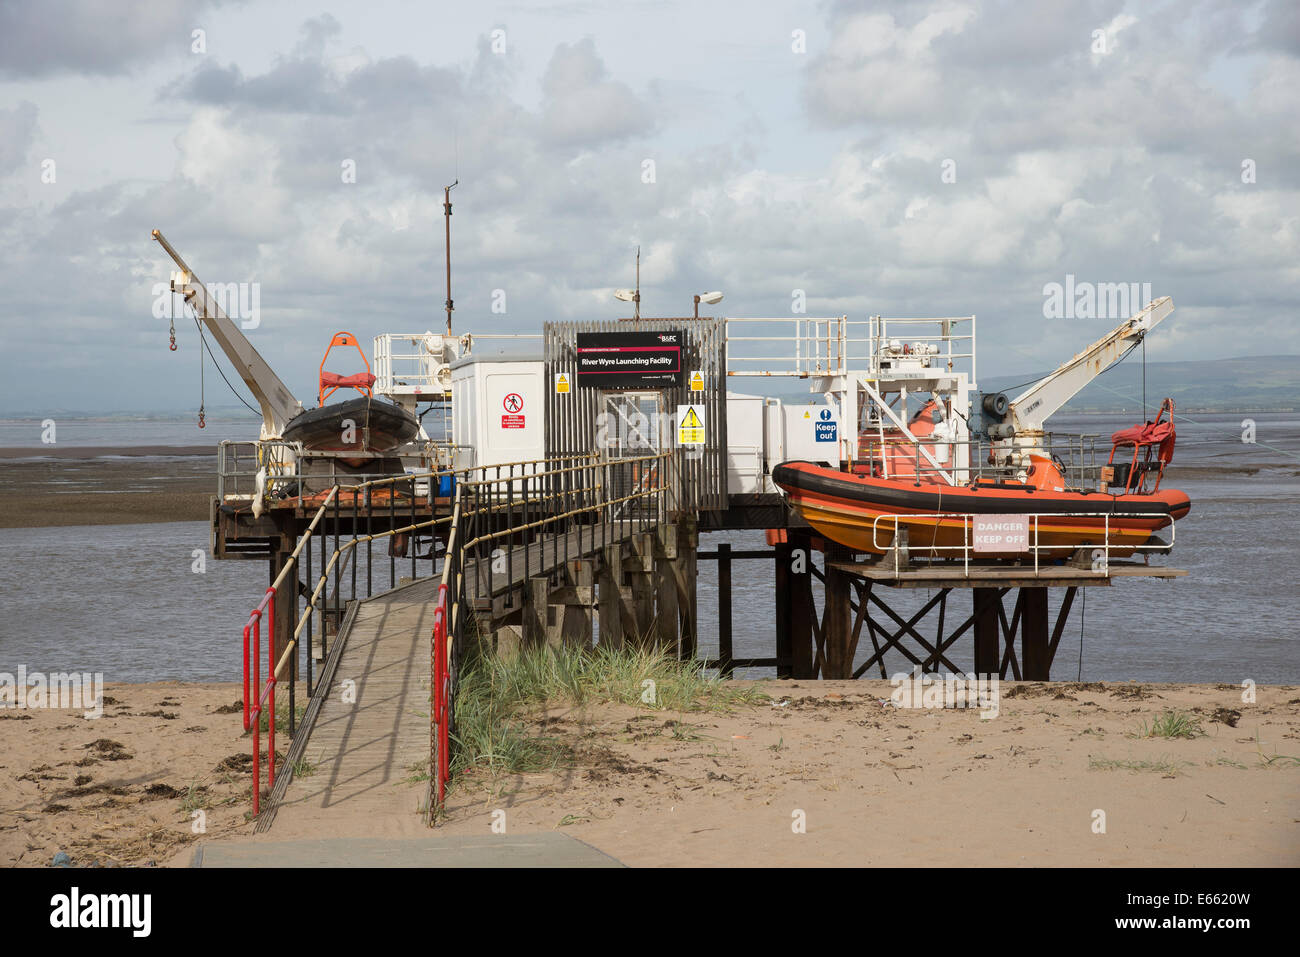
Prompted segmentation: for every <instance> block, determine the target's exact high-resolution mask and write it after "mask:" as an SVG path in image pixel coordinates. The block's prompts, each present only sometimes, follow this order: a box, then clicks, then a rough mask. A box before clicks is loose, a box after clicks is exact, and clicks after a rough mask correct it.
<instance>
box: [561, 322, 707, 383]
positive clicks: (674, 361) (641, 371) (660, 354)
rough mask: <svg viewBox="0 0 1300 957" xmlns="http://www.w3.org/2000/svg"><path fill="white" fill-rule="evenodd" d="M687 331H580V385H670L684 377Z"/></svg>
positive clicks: (578, 351)
mask: <svg viewBox="0 0 1300 957" xmlns="http://www.w3.org/2000/svg"><path fill="white" fill-rule="evenodd" d="M685 342H686V334H685V333H684V332H681V331H680V330H676V331H672V330H670V331H668V332H580V333H578V337H577V356H578V387H579V388H584V389H591V388H596V389H667V388H671V387H673V386H676V385H679V384H680V383H681V378H682V346H683V345H684V344H685Z"/></svg>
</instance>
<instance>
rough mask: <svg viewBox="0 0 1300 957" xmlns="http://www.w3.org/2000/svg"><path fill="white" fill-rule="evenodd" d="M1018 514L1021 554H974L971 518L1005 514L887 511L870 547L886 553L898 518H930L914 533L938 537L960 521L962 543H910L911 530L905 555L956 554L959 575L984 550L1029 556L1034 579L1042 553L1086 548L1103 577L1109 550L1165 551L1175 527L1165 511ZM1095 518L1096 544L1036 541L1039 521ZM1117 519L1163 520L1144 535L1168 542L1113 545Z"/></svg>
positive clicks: (873, 530) (875, 523)
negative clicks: (1024, 525)
mask: <svg viewBox="0 0 1300 957" xmlns="http://www.w3.org/2000/svg"><path fill="white" fill-rule="evenodd" d="M1019 514H1021V515H1024V516H1025V517H1026V518H1027V519H1028V520H1029V523H1030V527H1031V535H1032V538H1031V540H1030V542H1029V543H1028V547H1027V548H1026V549H1024V550H1023V551H1017V550H1006V551H997V550H993V549H988V550H981V551H980V552H976V550H975V546H974V542H973V540H972V538H973V529H974V524H975V519H976V518H986V519H987V518H1002V519H1005V518H1008V517H1010V516H1006V515H993V516H990V515H987V514H982V515H976V514H975V513H973V512H902V513H894V512H890V513H887V514H883V515H877V516H876V517H875V519H873V520H872V523H871V544H872V546H873V548H874V549H875V550H876V551H880V552H885V551H888V549H889V548H890V547H891V546H892V545H893V543H894V542H896V541H897V540H898V531H899V525H900V522H899V519H903V520H904V521H905V522H906V524H908V525H909V526H910V525H912V524H914V522H913V520H914V519H934V525H933V526H925V527H923V528H921V529H916V531H925V530H927V529H929V528H933V529H934V531H935V534H936V535H937V534H938V530H939V525H940V522H942V521H945V520H951V521H956V520H961V521H962V543H961V544H960V545H932V544H926V543H924V542H917V543H913V542H911V541H910V537H911V531H912V529H909V542H908V546H907V548H908V552H909V554H910V553H911V552H913V551H915V552H923V553H931V552H959V553H960V557H961V562H962V572H963V574H968V573H969V572H970V563H971V556H972V555H976V554H982V553H984V552H985V551H987V552H988V553H989V554H995V555H1000V556H1004V557H1005V556H1007V555H1011V554H1017V555H1019V554H1026V553H1027V554H1032V555H1033V558H1034V575H1035V576H1037V575H1038V574H1039V567H1040V558H1041V556H1042V555H1043V554H1044V553H1049V554H1050V553H1059V552H1077V551H1079V550H1081V549H1086V550H1087V551H1088V552H1089V557H1090V560H1091V563H1090V565H1089V569H1090V570H1091V571H1093V572H1096V573H1097V574H1098V575H1101V576H1103V577H1104V576H1105V575H1108V574H1109V573H1110V553H1111V552H1112V551H1120V550H1123V551H1125V552H1135V551H1156V552H1159V551H1166V550H1167V549H1169V548H1172V547H1173V544H1174V536H1175V532H1174V528H1175V524H1174V522H1173V520H1172V519H1170V517H1169V514H1168V513H1167V512H1127V513H1125V514H1124V515H1122V516H1119V515H1115V514H1114V513H1112V512H1022V513H1019ZM1097 518H1100V519H1103V523H1102V528H1101V532H1102V541H1101V543H1100V544H1098V543H1096V542H1094V541H1090V540H1089V541H1085V540H1083V539H1084V538H1089V539H1091V538H1092V537H1093V536H1092V535H1086V536H1081V537H1080V540H1079V541H1077V542H1073V543H1071V542H1064V543H1062V542H1059V541H1058V542H1052V543H1050V544H1043V543H1041V542H1040V540H1039V528H1040V522H1041V520H1042V519H1050V520H1056V521H1067V522H1068V521H1070V520H1072V519H1097ZM1119 518H1123V519H1126V520H1127V519H1157V520H1162V521H1167V522H1168V524H1167V525H1165V526H1164V527H1162V528H1155V529H1152V530H1151V531H1150V532H1148V533H1147V534H1148V540H1149V539H1150V536H1151V535H1153V534H1154V533H1155V532H1156V531H1163V530H1164V528H1168V529H1169V541H1167V542H1161V543H1158V544H1146V543H1143V544H1132V543H1127V542H1125V543H1114V542H1112V541H1111V540H1110V538H1111V529H1112V525H1111V521H1112V520H1113V519H1119ZM891 521H892V523H893V536H892V538H891V539H890V541H889V542H888V543H884V542H881V540H880V527H881V523H882V522H885V523H889V522H891ZM1097 552H1101V555H1100V556H1098V555H1097V554H1096V553H1097ZM940 557H942V556H940ZM953 557H954V558H956V557H957V556H953Z"/></svg>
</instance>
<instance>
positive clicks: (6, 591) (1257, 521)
mask: <svg viewBox="0 0 1300 957" xmlns="http://www.w3.org/2000/svg"><path fill="white" fill-rule="evenodd" d="M250 418H251V417H250ZM1246 418H1250V419H1252V420H1253V422H1254V434H1253V436H1252V437H1253V438H1254V442H1253V443H1252V442H1243V441H1242V437H1243V432H1247V431H1248V430H1247V427H1246V426H1245V425H1243V420H1244V419H1246ZM1132 424H1133V422H1132V420H1131V419H1128V418H1118V417H1102V416H1074V417H1066V416H1057V417H1056V418H1054V419H1053V420H1052V423H1051V425H1052V427H1053V428H1055V429H1059V430H1061V431H1074V432H1089V433H1099V434H1100V435H1101V436H1102V439H1101V441H1100V443H1099V444H1101V445H1103V446H1107V443H1106V439H1107V438H1108V437H1109V435H1110V433H1111V432H1112V431H1115V430H1117V429H1120V428H1124V427H1126V426H1128V425H1132ZM103 425H104V423H102V422H101V423H86V424H85V425H84V426H81V427H79V428H80V429H81V431H79V432H76V433H75V434H74V435H72V436H71V437H70V438H68V441H73V440H79V441H80V442H81V444H83V445H112V444H119V445H147V444H163V443H165V442H169V443H172V444H178V445H195V444H202V443H203V442H205V441H208V440H209V439H210V438H212V437H213V436H211V435H209V436H203V434H202V433H199V435H200V436H202V437H201V438H195V435H194V433H195V431H196V430H194V429H193V426H192V424H190V425H189V426H188V427H187V425H186V423H183V422H179V421H174V420H158V419H150V420H140V421H137V422H135V423H134V424H130V423H126V422H123V421H121V420H117V421H116V424H113V425H112V426H111V429H112V441H105V440H104V436H105V435H106V434H107V433H105V432H104V430H103ZM23 427H25V426H21V425H12V426H11V428H12V429H14V430H18V429H20V428H23ZM60 428H61V429H62V428H63V426H61V427H60ZM97 429H98V431H96V430H97ZM247 429H248V426H247V423H246V422H244V421H240V420H232V422H231V427H230V428H229V429H225V430H219V431H225V432H227V433H230V434H225V435H221V436H220V437H230V438H248V437H249V435H250V431H252V432H255V431H256V422H253V426H252V429H251V430H247ZM67 435H68V432H67V431H61V432H60V433H59V439H60V442H61V443H62V442H63V441H65V436H67ZM158 436H165V438H162V439H160V438H158ZM0 443H8V444H10V445H18V446H27V445H36V444H38V442H33V441H31V439H30V438H29V437H27V436H26V434H25V433H24V434H22V435H19V436H18V437H17V440H15V436H14V435H13V434H12V433H11V432H10V431H6V430H5V429H4V428H0ZM1174 466H1175V468H1174V470H1172V471H1171V473H1170V475H1169V477H1168V479H1167V482H1168V483H1169V484H1171V485H1173V486H1175V487H1179V488H1182V489H1183V490H1184V491H1186V492H1187V493H1188V495H1189V496H1190V497H1191V500H1192V510H1191V513H1190V514H1189V515H1188V517H1187V518H1186V519H1184V520H1183V521H1181V522H1179V523H1178V525H1177V532H1176V535H1177V537H1176V545H1175V549H1174V552H1173V554H1172V555H1170V556H1168V557H1161V558H1156V559H1153V562H1157V563H1160V564H1165V565H1172V566H1174V567H1177V568H1184V569H1187V570H1188V573H1189V574H1188V576H1187V577H1186V578H1180V579H1176V580H1174V581H1171V582H1160V581H1150V580H1123V581H1117V582H1116V583H1115V584H1114V585H1112V586H1111V587H1094V588H1086V589H1080V590H1079V594H1078V597H1077V598H1076V601H1075V603H1074V608H1073V611H1072V614H1071V617H1070V621H1069V624H1068V625H1067V627H1066V629H1065V632H1064V634H1063V636H1062V638H1061V642H1060V646H1059V647H1058V649H1057V653H1056V659H1055V661H1054V663H1053V667H1052V675H1053V677H1054V678H1058V679H1073V678H1075V677H1076V676H1079V675H1081V676H1082V677H1083V679H1084V680H1128V679H1136V680H1139V681H1195V682H1225V683H1231V684H1239V683H1240V682H1242V681H1244V680H1246V679H1253V680H1254V681H1256V682H1257V683H1270V684H1272V683H1300V634H1298V632H1300V613H1298V612H1297V600H1298V599H1300V585H1298V584H1297V582H1298V581H1300V557H1298V554H1300V544H1298V543H1300V414H1293V413H1258V414H1255V415H1251V416H1246V415H1227V414H1213V415H1211V414H1200V415H1195V416H1193V417H1192V418H1191V419H1185V418H1184V419H1180V421H1179V423H1178V446H1177V449H1176V452H1175V458H1174ZM720 541H728V542H731V544H732V545H733V547H735V548H737V549H740V548H761V547H763V533H762V532H761V531H759V532H728V533H718V534H711V535H703V536H701V548H703V549H713V548H715V547H716V545H717V543H718V542H720ZM207 549H208V527H207V524H206V523H205V522H172V523H160V524H149V525H105V526H96V527H94V528H75V527H71V528H70V527H60V528H22V529H0V671H9V672H14V671H16V669H17V666H18V665H20V664H21V665H26V666H27V668H28V670H29V671H42V672H54V671H74V670H75V671H91V672H103V673H104V677H105V680H106V681H109V682H113V681H158V680H164V679H175V680H183V681H238V680H240V676H241V668H242V631H243V626H244V623H245V622H246V621H247V619H248V614H249V611H250V610H251V609H252V607H253V606H254V605H255V604H256V603H257V601H258V600H260V598H261V595H262V592H263V591H264V590H265V588H266V585H267V578H268V572H267V566H266V563H265V562H238V561H216V560H214V559H213V558H212V557H211V555H210V554H206V552H207ZM196 555H206V557H205V559H204V561H203V563H202V570H201V571H199V570H196V562H197V558H196ZM699 564H700V574H699V579H698V583H699V592H698V609H699V617H700V642H699V644H700V651H701V653H702V654H705V655H709V656H713V655H716V653H717V599H716V582H717V570H716V563H714V562H710V561H701V562H700V563H699ZM387 566H388V562H387V561H381V562H380V563H379V565H378V566H377V571H376V580H377V581H378V580H380V578H381V573H382V576H383V577H384V578H386V575H387V571H388V568H387ZM732 581H733V585H732V587H733V594H732V616H733V617H732V621H733V624H732V630H733V652H734V654H735V655H736V656H737V657H756V658H757V657H771V656H773V655H774V654H775V626H774V623H773V618H774V608H773V605H774V601H773V574H772V565H771V561H770V560H759V561H739V560H738V561H736V562H735V563H734V564H733V573H732ZM886 591H887V595H886V597H887V599H888V600H889V601H890V603H891V605H893V606H894V607H895V609H896V610H897V611H898V612H899V613H900V614H902V615H904V617H908V616H910V614H911V612H912V611H914V610H916V609H919V608H920V606H921V604H923V603H924V602H925V601H926V600H927V599H928V598H929V597H930V595H929V594H928V593H927V592H925V591H924V590H921V591H916V592H912V591H904V590H898V591H888V590H886ZM1085 593H1086V594H1085ZM1061 595H1062V592H1061V590H1059V589H1053V590H1052V592H1051V602H1050V608H1049V613H1050V614H1052V615H1053V616H1054V615H1055V611H1056V608H1057V606H1058V603H1059V601H1060V596H1061ZM967 606H969V592H964V591H954V592H953V593H952V595H951V596H950V598H949V607H948V613H947V627H948V628H949V629H950V628H951V627H952V625H953V623H954V621H955V622H958V623H960V621H962V620H964V618H965V616H966V615H967V614H969V609H968V607H967ZM1009 612H1010V609H1009V608H1008V613H1009ZM1053 621H1054V618H1053ZM934 623H935V618H934V617H933V615H932V616H931V617H930V618H927V619H926V620H925V621H924V622H923V624H922V625H921V626H919V628H920V630H921V633H922V634H927V635H931V636H932V635H933V629H934ZM869 654H870V642H869V641H868V640H867V637H866V635H865V634H864V635H863V637H862V640H861V641H860V643H859V649H858V661H859V662H861V661H863V660H865V658H866V657H867V656H868V655H869ZM970 656H971V643H970V640H969V638H963V639H961V640H959V641H958V643H957V644H956V645H955V646H954V647H953V649H952V654H951V658H952V660H953V663H954V664H955V665H956V666H957V667H958V668H960V669H968V668H969V667H970V664H971V661H970ZM886 667H887V670H888V671H889V673H891V674H892V673H894V672H896V671H905V670H908V669H909V668H910V664H909V663H908V662H907V661H906V659H904V658H903V657H902V656H901V655H898V654H897V653H891V654H890V655H888V656H887V657H886ZM771 673H772V672H771V671H770V670H756V671H753V672H743V673H742V674H743V675H745V676H749V677H761V676H763V675H770V674H771ZM874 674H875V675H878V674H879V672H878V671H876V672H874Z"/></svg>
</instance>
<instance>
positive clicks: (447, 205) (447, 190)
mask: <svg viewBox="0 0 1300 957" xmlns="http://www.w3.org/2000/svg"><path fill="white" fill-rule="evenodd" d="M459 182H460V178H459V177H457V179H456V181H455V182H453V183H452V184H451V186H455V185H456V184H457V183H459ZM451 186H444V187H443V188H442V212H443V218H444V219H445V220H446V221H447V302H446V306H447V335H449V336H450V335H451V313H452V310H453V309H455V308H456V307H455V305H454V304H453V303H452V301H451Z"/></svg>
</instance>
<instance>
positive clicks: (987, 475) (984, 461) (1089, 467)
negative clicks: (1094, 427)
mask: <svg viewBox="0 0 1300 957" xmlns="http://www.w3.org/2000/svg"><path fill="white" fill-rule="evenodd" d="M882 435H883V438H882V437H881V436H882ZM1098 438H1100V436H1099V435H1094V434H1089V433H1067V432H1047V433H1044V442H1043V449H1042V450H1043V451H1044V452H1045V453H1046V454H1047V456H1048V458H1052V459H1053V460H1054V464H1056V465H1057V467H1058V469H1059V470H1060V472H1061V477H1062V479H1063V480H1064V483H1065V484H1064V488H1065V489H1067V490H1087V491H1090V492H1095V491H1099V490H1100V489H1101V484H1100V483H1101V475H1102V472H1101V470H1102V463H1101V462H1100V461H1098V457H1097V456H1098V450H1097V445H1096V441H1097V439H1098ZM927 439H928V437H927V436H919V437H918V441H916V442H913V441H912V440H911V439H909V438H907V436H905V435H898V434H893V435H891V434H889V433H887V432H883V430H882V431H881V432H880V433H872V432H866V431H864V432H862V433H860V435H859V437H858V457H857V458H855V459H854V461H853V464H854V465H856V466H862V467H865V468H868V469H871V468H878V469H880V472H881V475H880V477H881V478H886V479H912V480H913V482H914V483H915V484H916V485H922V484H927V483H935V482H940V481H942V482H943V483H944V484H946V480H945V479H944V476H952V478H953V479H954V481H955V482H956V484H958V485H961V484H968V483H971V482H976V481H980V480H988V479H997V480H1001V481H1013V482H1014V481H1017V480H1016V478H1015V475H1016V473H1017V472H1018V471H1019V469H1018V468H1017V467H1015V466H1009V465H1001V464H998V463H997V462H994V463H990V462H989V461H988V459H989V453H990V452H991V451H992V450H993V449H994V446H993V445H992V444H991V443H989V442H987V441H985V440H983V439H942V440H935V441H928V440H927ZM922 445H924V446H926V447H927V448H930V449H931V450H933V451H934V452H935V453H936V457H937V458H938V460H939V464H940V467H939V468H935V467H934V466H933V465H931V464H930V463H929V461H927V460H926V459H925V458H924V457H923V456H922V454H921V446H922ZM959 449H965V450H966V452H967V461H968V462H970V463H971V464H970V465H965V466H957V465H954V464H953V463H954V462H955V461H956V459H957V455H956V453H957V451H958V450H959ZM939 453H942V454H941V455H940V454H939ZM1056 460H1059V461H1056ZM903 462H905V463H906V469H905V471H899V469H898V468H897V467H898V466H899V465H900V464H901V463H903Z"/></svg>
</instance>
